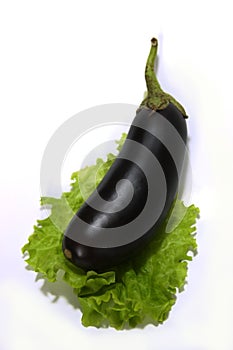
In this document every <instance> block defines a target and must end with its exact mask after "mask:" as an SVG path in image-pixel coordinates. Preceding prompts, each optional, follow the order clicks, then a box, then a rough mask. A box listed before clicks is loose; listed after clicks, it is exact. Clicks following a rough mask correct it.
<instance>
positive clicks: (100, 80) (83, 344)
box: [0, 0, 233, 350]
mask: <svg viewBox="0 0 233 350" xmlns="http://www.w3.org/2000/svg"><path fill="white" fill-rule="evenodd" d="M230 4H231V2H230V1H226V0H225V1H224V0H222V1H200V2H199V1H192V2H191V1H179V0H176V1H168V0H163V1H161V0H160V1H156V0H154V1H146V0H145V1H140V2H139V1H120V0H118V1H115V2H113V1H105V0H104V1H103V0H98V1H86V2H84V1H71V0H67V1H60V0H56V1H50V0H46V1H45V0H40V1H32V0H28V1H25V0H21V1H12V0H9V1H1V2H0V61H1V64H0V118H1V134H0V135H1V136H0V143H1V144H0V147H1V148H0V149H1V171H0V176H1V179H0V186H1V192H0V193H1V228H0V241H1V242H0V243H1V254H0V266H1V267H0V269H1V270H0V278H1V279H0V305H1V306H0V309H1V313H0V318H1V320H0V322H1V332H0V349H1V350H16V349H25V350H29V349H32V348H33V349H36V350H37V349H38V350H39V349H42V348H44V349H54V350H55V349H56V350H59V349H65V348H66V349H69V348H74V347H75V348H80V349H83V350H84V349H91V348H95V349H102V350H103V349H109V348H111V349H119V348H122V349H127V348H128V347H133V348H135V349H140V350H142V349H143V350H144V349H146V350H149V349H153V350H154V349H159V350H176V349H179V350H183V349H184V350H215V349H216V350H217V349H221V350H231V349H233V337H232V325H233V316H232V315H233V301H232V300H233V298H232V287H233V283H232V277H233V259H232V256H233V254H232V244H233V238H232V237H233V236H232V235H233V233H232V223H231V219H232V194H233V193H232V178H233V166H232V160H233V157H232V151H233V142H232V129H233V122H232V120H233V104H232V80H233V70H232V62H233V51H232V32H233V25H232V10H231V7H230ZM152 36H157V37H158V38H159V40H160V46H159V66H158V77H159V79H160V82H161V84H162V86H163V87H164V89H165V90H167V91H169V92H170V93H171V94H173V95H174V96H175V97H176V98H177V99H178V100H180V101H181V102H182V104H183V105H184V106H185V107H186V110H187V113H188V115H189V116H190V118H189V120H188V128H189V135H190V142H189V148H190V153H191V160H192V169H193V190H192V191H193V192H192V199H191V202H194V203H195V204H196V205H198V206H199V207H200V209H201V218H200V220H199V222H198V236H197V239H198V244H199V254H198V256H197V257H196V258H195V259H194V261H193V262H192V263H191V264H190V269H189V278H188V282H189V283H188V285H187V286H186V287H185V291H184V292H183V293H181V294H180V295H179V297H178V301H177V303H176V305H175V307H174V308H173V310H172V312H171V314H170V317H169V320H168V321H167V322H166V323H165V324H164V325H162V326H159V327H157V328H156V327H153V326H147V327H146V328H145V329H143V330H142V329H136V330H132V331H121V332H117V331H115V330H113V329H107V330H97V329H94V328H88V329H86V328H84V327H82V326H81V324H80V317H81V313H80V311H79V310H78V309H74V308H72V306H71V305H70V304H68V302H67V301H66V299H65V298H60V299H59V300H58V302H55V303H52V302H51V300H52V298H51V296H48V297H46V296H45V295H44V294H43V293H42V292H41V290H40V287H41V285H42V282H40V281H39V282H37V283H35V276H36V275H35V273H33V272H29V271H27V270H25V263H24V261H23V259H22V256H21V252H20V247H21V246H22V245H23V244H24V243H25V242H26V240H27V237H28V235H29V234H30V233H31V232H32V226H33V224H34V223H35V220H36V219H37V218H38V217H40V215H41V214H40V211H39V197H40V178H39V177H40V162H41V158H42V155H43V151H44V149H45V147H46V144H47V142H48V140H49V138H50V137H51V136H52V134H53V132H54V131H55V130H56V129H57V128H58V127H59V126H60V125H61V124H62V123H63V122H64V121H66V120H67V119H68V118H70V117H71V116H73V115H74V114H76V113H77V112H79V111H82V110H83V109H86V108H89V107H92V106H95V105H100V104H105V103H112V102H114V103H115V102H117V103H118V102H120V103H131V104H136V105H137V104H139V103H140V102H141V99H142V95H143V92H144V91H145V82H144V65H145V60H146V57H147V54H148V50H149V46H150V39H151V37H152Z"/></svg>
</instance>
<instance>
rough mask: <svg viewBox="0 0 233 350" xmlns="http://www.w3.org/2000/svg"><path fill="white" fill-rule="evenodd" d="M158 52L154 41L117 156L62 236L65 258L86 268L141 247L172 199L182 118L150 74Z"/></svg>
mask: <svg viewBox="0 0 233 350" xmlns="http://www.w3.org/2000/svg"><path fill="white" fill-rule="evenodd" d="M157 48H158V41H157V39H155V38H153V39H152V40H151V49H150V52H149V56H148V59H147V63H146V69H145V79H146V85H147V96H146V97H145V99H144V100H143V101H142V103H141V105H140V106H139V108H138V110H137V113H136V116H135V118H134V120H133V122H132V124H131V126H130V129H129V132H128V135H127V138H126V140H125V143H124V145H123V147H122V149H121V151H120V153H119V155H118V156H117V157H116V159H115V161H114V163H113V164H112V166H111V167H110V169H109V171H108V172H107V174H106V175H105V176H104V178H103V179H102V181H101V182H100V184H99V185H98V186H97V188H96V190H94V191H93V193H92V194H91V195H90V197H89V198H87V200H86V201H85V202H84V204H83V205H82V206H81V207H80V209H79V210H78V212H77V213H76V214H75V215H74V217H73V218H72V220H71V221H70V223H69V225H68V227H67V229H66V231H65V233H64V237H63V242H62V249H63V252H64V255H65V256H66V258H67V259H69V260H70V261H72V262H73V263H74V264H75V265H76V266H78V267H81V268H83V269H85V270H90V269H91V270H95V271H98V272H100V271H105V270H107V269H110V268H113V267H114V266H116V265H118V264H120V263H122V262H124V261H126V260H127V259H130V258H132V257H133V256H134V255H135V254H137V253H138V252H139V251H141V250H142V249H145V247H146V245H147V244H148V243H149V242H150V240H151V239H152V238H153V237H154V235H156V232H157V230H158V228H159V227H160V225H161V224H162V223H163V221H164V219H165V217H166V215H167V214H168V212H169V210H170V208H171V206H172V204H173V202H174V200H175V198H176V195H177V191H178V187H179V181H180V175H181V171H182V166H183V161H184V156H185V152H186V141H187V127H186V121H185V119H186V118H187V115H186V112H185V110H184V108H183V107H182V106H181V104H180V103H179V102H177V101H176V100H175V99H174V98H173V97H172V96H171V95H169V94H167V93H166V92H164V91H163V90H162V89H161V87H160V84H159V82H158V80H157V78H156V75H155V71H154V64H155V59H156V55H157Z"/></svg>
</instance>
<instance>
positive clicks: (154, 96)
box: [139, 38, 187, 118]
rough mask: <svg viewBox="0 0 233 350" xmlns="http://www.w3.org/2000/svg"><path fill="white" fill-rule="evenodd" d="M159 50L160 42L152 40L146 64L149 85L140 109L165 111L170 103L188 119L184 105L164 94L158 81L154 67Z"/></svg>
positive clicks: (146, 77)
mask: <svg viewBox="0 0 233 350" xmlns="http://www.w3.org/2000/svg"><path fill="white" fill-rule="evenodd" d="M157 50H158V40H157V39H156V38H152V39H151V49H150V53H149V56H148V58H147V62H146V69H145V79H146V85H147V94H146V97H145V98H144V100H143V101H142V103H141V105H140V107H139V109H141V108H150V109H152V110H163V109H165V108H166V107H167V106H168V105H169V103H173V104H174V105H175V106H176V107H177V108H178V110H179V111H180V112H181V113H182V115H183V116H184V118H187V115H186V112H185V110H184V108H183V107H182V105H181V104H180V103H179V102H178V101H177V100H176V99H175V98H174V97H173V96H171V95H170V94H168V93H166V92H164V91H163V90H162V88H161V86H160V84H159V82H158V80H157V77H156V74H155V70H154V65H155V59H156V56H157Z"/></svg>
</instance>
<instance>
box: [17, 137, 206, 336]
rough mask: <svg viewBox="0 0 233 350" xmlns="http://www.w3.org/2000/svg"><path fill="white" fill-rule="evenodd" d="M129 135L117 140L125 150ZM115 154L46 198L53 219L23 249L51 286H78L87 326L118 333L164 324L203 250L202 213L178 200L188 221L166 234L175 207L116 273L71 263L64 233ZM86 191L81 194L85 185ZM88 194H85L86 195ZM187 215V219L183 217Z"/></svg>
mask: <svg viewBox="0 0 233 350" xmlns="http://www.w3.org/2000/svg"><path fill="white" fill-rule="evenodd" d="M125 137H126V134H123V135H122V138H121V140H120V141H117V143H118V147H117V149H118V150H120V148H121V146H122V144H123V142H124V140H125ZM115 157H116V156H115V155H113V154H108V156H107V159H106V160H105V161H104V160H103V159H97V161H96V164H95V165H92V166H89V167H86V168H84V169H81V170H79V171H78V172H75V173H73V174H72V177H71V179H72V183H71V189H70V191H69V192H64V193H63V194H62V195H61V197H60V198H49V197H43V198H41V204H42V208H46V207H48V206H50V207H51V213H50V215H49V216H48V217H47V218H46V219H44V220H37V224H36V225H35V226H34V232H33V233H32V235H31V236H30V237H29V239H28V242H27V243H26V244H25V245H24V247H23V248H22V252H23V253H24V254H26V255H28V258H27V259H26V262H27V264H28V265H29V266H30V267H31V268H32V269H33V270H34V271H35V272H39V273H40V274H41V275H42V277H43V278H44V279H46V280H48V281H50V282H55V281H57V280H59V277H58V276H59V274H60V273H61V272H62V273H63V280H64V281H65V282H66V283H68V285H70V286H71V287H72V288H73V291H74V293H75V294H76V295H77V298H78V300H79V303H80V305H81V311H82V314H83V315H82V324H83V325H84V326H94V327H107V326H111V327H114V328H116V329H123V328H133V327H136V326H137V325H142V324H144V325H146V324H148V323H153V324H155V325H157V324H160V323H163V322H164V321H165V320H166V319H167V318H168V315H169V312H170V310H171V308H172V306H173V305H174V304H175V302H176V297H177V293H178V292H179V291H181V290H182V289H183V287H184V285H185V283H186V277H187V267H188V261H190V260H192V255H193V254H191V255H190V252H191V253H195V252H196V251H197V243H196V240H195V231H196V228H195V223H196V219H197V217H198V215H199V209H198V208H197V207H195V206H194V205H190V206H189V207H185V206H184V204H183V203H182V202H181V201H179V200H177V201H176V203H175V204H176V205H175V217H176V219H177V217H179V213H180V217H183V218H182V220H181V222H180V223H179V224H178V226H176V227H175V228H174V229H173V230H172V231H171V232H169V233H167V232H166V230H165V227H166V224H167V222H168V220H169V218H172V215H173V213H172V209H173V208H172V209H171V211H170V213H169V215H168V217H167V219H166V220H165V221H164V224H163V225H162V227H161V228H160V230H159V231H158V232H157V233H156V235H155V237H154V239H153V241H152V242H151V243H150V244H149V245H148V246H147V248H146V249H145V250H144V251H142V252H141V253H140V254H139V255H138V256H137V257H135V258H134V259H132V260H131V261H128V262H126V263H124V264H121V265H119V266H117V267H115V268H114V269H112V270H111V271H108V272H105V273H96V272H95V271H88V272H84V271H83V270H82V269H79V268H77V267H75V266H74V265H73V264H72V263H71V262H69V261H68V260H67V259H65V257H64V255H63V252H62V249H61V244H62V238H63V232H64V230H65V228H66V226H67V225H68V223H69V221H70V219H71V217H72V215H73V213H72V211H71V210H68V206H67V203H68V204H69V206H70V207H71V208H72V210H73V211H74V212H76V211H77V210H78V209H79V207H80V206H81V205H82V203H83V201H84V199H85V198H86V197H87V196H88V195H89V194H90V193H91V192H92V191H93V178H94V179H95V184H94V187H95V186H97V185H98V183H99V182H100V181H101V179H102V178H103V176H104V175H105V174H106V172H107V171H108V169H109V168H110V166H111V165H112V163H113V161H114V159H115ZM80 186H81V187H82V191H81V187H80ZM81 192H82V194H81ZM184 212H185V215H184V214H183V213H184Z"/></svg>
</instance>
